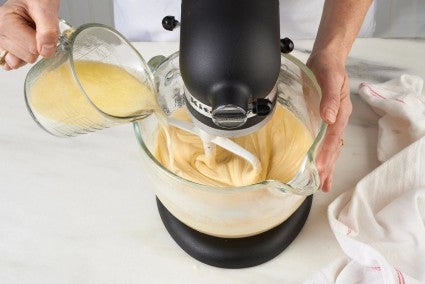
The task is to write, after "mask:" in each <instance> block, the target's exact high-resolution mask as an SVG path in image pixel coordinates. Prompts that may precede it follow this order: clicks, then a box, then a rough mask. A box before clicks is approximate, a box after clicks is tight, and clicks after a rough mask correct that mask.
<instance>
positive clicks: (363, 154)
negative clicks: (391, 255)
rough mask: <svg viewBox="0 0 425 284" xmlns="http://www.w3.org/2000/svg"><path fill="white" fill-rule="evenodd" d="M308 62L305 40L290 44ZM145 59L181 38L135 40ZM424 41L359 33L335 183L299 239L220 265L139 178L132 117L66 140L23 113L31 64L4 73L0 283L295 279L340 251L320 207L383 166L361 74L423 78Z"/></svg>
mask: <svg viewBox="0 0 425 284" xmlns="http://www.w3.org/2000/svg"><path fill="white" fill-rule="evenodd" d="M295 45H296V48H297V50H296V51H294V52H293V55H295V56H296V57H298V58H299V59H301V60H303V61H305V60H306V59H307V56H308V51H309V50H310V49H311V46H312V41H297V42H295ZM135 46H136V48H138V49H139V50H140V51H141V53H142V54H143V56H144V57H145V58H146V59H149V58H150V57H152V56H154V55H156V54H164V55H169V54H171V53H172V52H174V51H176V50H177V49H178V44H177V43H171V44H170V43H135ZM424 58H425V41H424V40H395V39H394V40H382V39H359V40H358V41H357V42H356V44H355V46H354V47H353V50H352V52H351V54H350V59H349V60H348V63H347V69H348V71H349V73H350V76H351V92H352V100H353V105H354V111H353V115H352V117H351V119H350V122H349V125H348V127H347V129H346V134H345V146H344V150H343V152H342V154H341V157H340V159H339V161H338V164H337V169H336V172H335V180H334V188H333V190H332V192H330V193H322V192H319V193H317V194H315V198H314V201H313V207H312V211H311V213H310V216H309V218H308V220H307V223H306V225H305V227H304V228H303V230H302V231H301V233H300V234H299V236H298V237H297V238H296V240H295V241H294V242H293V243H292V244H291V245H290V246H289V247H288V248H287V249H286V250H285V251H284V252H283V253H282V254H280V255H279V256H278V257H276V258H275V259H273V260H271V261H269V262H267V263H265V264H262V265H259V266H257V267H253V268H247V269H242V270H228V269H220V268H215V267H211V266H208V265H205V264H202V263H200V262H198V261H196V260H195V259H193V258H191V257H189V256H188V255H187V254H186V253H185V252H184V251H183V250H182V249H181V248H180V247H179V246H178V245H177V244H176V243H175V242H174V241H173V239H172V238H171V237H170V236H169V234H168V233H167V231H166V229H165V228H164V226H163V224H162V222H161V220H160V217H159V214H158V212H157V209H156V203H155V196H154V193H153V191H152V190H151V184H149V183H148V182H147V181H146V180H147V179H146V176H145V175H146V174H145V173H144V170H143V165H142V164H141V162H140V160H139V156H138V151H139V149H138V145H137V142H136V139H135V137H134V134H133V130H132V126H131V125H122V126H118V127H114V128H111V129H106V130H102V131H100V132H97V133H92V134H89V135H83V136H79V137H76V138H70V139H64V138H56V137H53V136H50V135H49V134H47V133H45V132H43V130H41V129H40V128H39V127H38V126H37V125H36V123H35V122H34V121H33V120H32V119H31V117H30V115H29V114H28V112H27V109H26V106H25V102H24V97H23V83H24V79H25V75H26V73H27V72H28V70H29V68H28V67H24V68H22V69H20V70H16V71H13V72H4V71H0V98H1V103H0V114H1V115H0V279H1V280H0V281H1V282H2V283H165V282H172V283H299V282H301V281H302V280H304V279H306V278H308V277H309V276H311V275H312V274H313V273H315V272H317V271H318V270H320V269H321V268H322V267H324V266H326V265H327V264H328V263H329V262H331V261H333V260H334V259H336V258H338V257H341V256H343V252H342V250H341V249H340V247H339V245H338V243H337V241H336V239H335V238H334V236H333V234H332V232H331V230H330V227H329V225H328V221H327V213H326V212H327V206H328V205H329V203H331V202H332V200H334V199H335V198H336V197H337V196H338V195H339V194H341V193H342V192H344V191H346V190H350V189H352V188H353V187H354V186H355V184H356V183H357V182H358V181H359V180H360V179H361V178H362V177H363V176H365V175H366V174H367V173H369V172H370V171H372V170H373V169H374V168H376V167H377V166H378V165H379V162H378V160H377V158H376V142H377V135H378V128H377V120H378V116H377V115H376V114H375V113H374V112H373V111H372V110H371V109H370V108H369V107H368V106H367V105H366V104H365V103H364V102H363V101H361V100H360V98H359V97H358V96H357V95H356V90H357V86H358V84H359V83H360V82H361V81H368V82H377V81H380V82H383V81H386V80H388V79H391V78H395V77H397V76H399V75H401V74H403V73H410V74H415V75H419V76H421V77H423V78H425V59H424Z"/></svg>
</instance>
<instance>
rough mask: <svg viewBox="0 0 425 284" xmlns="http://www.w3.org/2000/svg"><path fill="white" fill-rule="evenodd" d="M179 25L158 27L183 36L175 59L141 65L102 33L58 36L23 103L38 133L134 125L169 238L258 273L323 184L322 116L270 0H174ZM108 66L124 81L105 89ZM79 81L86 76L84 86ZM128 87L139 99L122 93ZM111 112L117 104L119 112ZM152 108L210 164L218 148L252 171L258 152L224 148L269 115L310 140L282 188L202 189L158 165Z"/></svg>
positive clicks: (291, 234) (217, 261) (209, 259)
mask: <svg viewBox="0 0 425 284" xmlns="http://www.w3.org/2000/svg"><path fill="white" fill-rule="evenodd" d="M181 15H182V17H181V23H179V22H178V21H176V20H175V18H174V17H171V16H168V17H165V18H164V19H163V25H164V27H165V28H166V29H168V30H172V29H173V28H175V27H176V26H178V25H180V26H181V30H180V35H181V36H180V51H179V52H176V53H174V54H173V55H171V56H169V57H168V58H165V57H163V56H157V57H154V58H153V59H151V60H150V61H149V64H146V63H145V61H144V59H143V57H142V56H141V55H140V54H139V53H138V51H136V50H135V48H134V47H132V45H131V44H130V43H129V42H128V41H127V40H126V39H125V38H124V37H123V36H122V35H121V34H119V32H117V31H115V30H113V29H111V28H109V27H106V26H104V25H100V24H86V25H83V26H81V27H79V28H76V29H74V28H71V27H70V26H66V29H65V31H64V32H63V33H62V34H61V37H60V44H59V46H58V49H57V51H56V54H55V55H54V56H53V57H51V58H48V59H42V60H40V61H39V62H38V63H37V64H36V65H35V66H34V67H33V68H31V70H30V72H29V73H28V75H27V78H26V82H25V95H26V96H25V98H26V103H27V106H28V109H29V111H30V113H31V115H32V116H33V118H34V120H35V121H36V122H37V123H38V124H39V125H40V126H41V127H42V128H43V129H44V130H46V131H48V132H49V133H51V134H54V135H57V136H61V137H70V136H75V135H77V134H84V133H87V132H91V131H96V130H99V129H102V128H105V127H110V126H113V125H116V124H119V123H128V122H133V125H134V130H135V134H136V138H137V140H138V142H139V145H140V148H141V160H142V162H143V171H144V172H145V173H146V177H147V178H149V179H151V184H152V186H153V188H154V190H155V194H156V196H157V204H158V209H159V213H160V216H161V218H162V221H163V223H164V225H165V227H166V228H167V230H168V232H169V233H170V235H171V236H172V237H173V238H174V240H175V241H176V242H177V243H178V244H179V245H180V246H181V247H182V248H183V249H184V250H185V251H186V252H187V253H188V254H189V255H191V256H193V257H194V258H196V259H198V260H200V261H202V262H204V263H207V264H210V265H213V266H218V267H225V268H243V267H250V266H254V265H258V264H261V263H264V262H266V261H268V260H270V259H272V258H273V257H275V256H276V255H278V254H279V253H280V252H282V251H283V250H284V249H285V248H286V247H287V246H288V245H289V244H290V243H291V242H292V241H293V240H294V239H295V237H296V236H297V235H298V233H299V232H300V230H301V229H302V227H303V226H304V223H305V221H306V219H307V216H308V214H309V211H310V207H311V203H312V196H311V195H312V194H313V193H314V192H315V191H317V189H318V187H319V185H320V182H319V175H318V172H317V168H316V165H315V158H316V153H317V149H318V147H319V146H320V143H321V141H322V140H323V136H324V133H325V131H326V125H325V124H324V123H323V121H322V120H321V118H320V113H319V105H320V98H321V93H320V88H319V86H318V84H317V82H316V80H315V78H314V75H313V74H312V72H311V71H310V70H309V69H308V68H307V67H306V66H305V65H304V64H303V63H302V62H300V61H298V60H297V59H296V58H294V57H293V56H291V55H289V54H287V53H288V52H290V51H292V49H293V44H292V42H291V41H290V40H289V39H283V40H280V31H279V1H278V0H267V1H258V0H233V1H230V2H229V1H225V0H216V1H210V0H182V13H181ZM82 63H84V64H85V66H88V65H87V64H89V66H92V65H93V66H97V67H99V68H98V69H96V72H98V73H95V74H101V75H97V76H92V75H93V74H94V72H93V70H94V69H79V68H78V66H79V64H80V65H81V64H82ZM105 67H108V68H106V69H110V68H113V69H114V70H115V71H117V72H118V71H119V72H120V73H119V74H121V73H122V72H124V73H125V76H126V77H125V78H127V79H126V81H125V82H127V83H125V84H124V85H120V84H119V83H122V82H123V81H122V78H123V77H114V78H115V79H116V78H121V79H116V81H114V80H111V79H110V77H109V75H108V74H110V73H105V72H103V71H105V70H106V69H105ZM102 70H103V71H102ZM82 71H84V72H85V74H86V75H87V74H88V75H90V76H89V79H90V81H89V82H86V81H85V80H83V79H84V78H83V76H82V75H84V74H83V72H82ZM100 71H102V72H100ZM99 72H100V73H99ZM117 74H118V73H117ZM121 75H123V74H121ZM121 75H120V76H121ZM46 78H48V79H49V81H47V83H46V82H45V84H44V85H43V86H44V87H43V88H39V87H40V84H39V83H40V82H42V81H43V80H45V79H46ZM99 82H100V83H99ZM117 82H118V83H117ZM89 83H90V84H89ZM65 84H66V85H65ZM129 85H132V86H134V88H133V89H134V90H136V91H135V92H133V95H135V96H129V95H131V94H129V93H127V90H128V87H129ZM105 86H106V87H105ZM99 87H101V88H99ZM40 90H41V91H40ZM92 90H94V91H92ZM111 90H114V91H111ZM37 91H38V92H37ZM145 91H146V94H148V95H147V96H146V97H144V99H149V100H148V101H149V102H152V99H153V101H154V103H155V106H152V105H151V104H146V102H145V101H144V100H142V101H141V104H140V106H141V107H140V108H139V106H136V100H137V99H138V98H139V97H140V96H139V94H141V93H142V92H145ZM117 94H118V97H117ZM138 96H139V97H138ZM98 100H99V103H98ZM155 100H156V101H155ZM105 102H108V103H107V104H104V105H102V104H101V103H105ZM118 102H120V103H124V104H123V106H124V108H123V109H120V111H119V112H118V111H117V109H116V105H117V103H118ZM128 102H130V103H128ZM147 105H149V107H146V108H144V107H145V106H147ZM157 107H158V108H160V109H161V113H164V114H165V115H166V122H168V124H169V125H171V126H176V127H177V128H180V129H183V130H185V131H187V132H190V133H193V134H195V135H197V136H200V138H201V140H202V142H203V144H204V145H203V146H204V151H205V153H206V154H207V152H208V149H209V147H210V145H211V144H216V145H219V146H221V147H222V148H224V149H227V150H228V151H230V152H232V153H233V154H236V155H239V156H240V157H242V158H244V159H245V160H246V161H248V162H249V163H250V164H251V165H252V166H253V168H254V169H255V167H256V166H257V165H260V162H259V159H258V158H259V156H260V157H261V156H262V154H263V153H258V154H257V156H255V155H252V154H251V153H250V152H249V151H246V150H245V149H244V148H243V147H242V146H240V145H238V144H236V143H234V142H233V141H232V140H231V139H230V138H232V139H235V137H245V136H246V135H249V134H257V133H260V131H261V130H262V129H266V126H267V125H268V124H267V123H268V122H269V121H272V120H273V114H274V113H277V112H278V110H279V109H278V108H277V107H283V108H285V109H287V110H288V112H290V113H292V114H293V115H294V117H295V118H297V119H298V120H299V121H300V123H301V124H302V125H304V126H305V127H306V130H307V132H308V134H309V135H310V136H311V138H312V139H311V141H312V142H311V144H309V145H307V146H308V147H307V148H306V149H305V150H303V152H302V155H301V156H300V157H299V159H298V160H297V162H294V166H293V168H294V169H295V170H296V171H295V172H294V175H291V178H290V180H280V179H279V178H277V179H276V180H273V179H271V178H270V179H267V180H262V181H260V182H257V183H253V184H248V185H244V186H229V187H216V186H211V185H206V184H200V183H196V182H193V181H191V180H189V179H186V178H184V177H182V176H179V175H178V174H176V173H175V172H173V171H170V170H169V169H168V168H167V167H165V166H164V165H162V164H161V163H160V162H159V161H158V159H157V157H155V154H154V153H155V151H156V148H155V147H156V146H155V139H156V137H157V136H156V135H157V133H158V131H159V129H161V126H162V125H163V123H164V121H161V119H160V118H159V117H158V116H156V115H151V114H152V113H153V112H154V111H155V109H154V108H157ZM179 110H184V111H186V112H188V113H189V115H190V118H191V120H192V122H185V121H181V120H178V119H174V118H173V116H172V115H173V113H175V112H176V111H179ZM282 123H284V121H282ZM262 133H264V132H262ZM276 135H282V134H281V133H277V134H276ZM309 143H310V142H309ZM278 146H279V147H280V146H281V145H280V144H279V145H278ZM283 148H284V147H283V146H282V149H280V148H279V149H278V150H277V151H281V150H282V151H286V149H283ZM291 166H292V165H291ZM279 177H280V176H279Z"/></svg>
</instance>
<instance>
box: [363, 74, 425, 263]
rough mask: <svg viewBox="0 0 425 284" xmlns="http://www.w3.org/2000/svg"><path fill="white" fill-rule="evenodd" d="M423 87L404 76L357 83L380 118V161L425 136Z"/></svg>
mask: <svg viewBox="0 0 425 284" xmlns="http://www.w3.org/2000/svg"><path fill="white" fill-rule="evenodd" d="M423 85H424V81H423V80H422V78H420V77H417V76H412V75H406V74H405V75H402V76H400V77H399V78H397V79H394V80H391V81H388V82H385V83H382V84H368V83H361V84H360V87H359V94H360V96H361V97H362V98H363V99H364V100H365V101H366V102H367V103H368V104H369V105H371V106H372V108H373V109H374V110H375V111H376V112H377V113H378V114H379V115H380V116H381V118H380V119H379V134H378V135H379V136H378V159H379V160H380V161H381V162H383V161H386V160H388V159H389V158H390V157H392V156H393V155H394V154H396V153H398V152H399V151H400V150H401V149H403V148H405V147H406V146H408V145H410V144H411V143H412V142H414V141H416V140H418V139H419V138H420V137H423V136H424V135H425V94H424V93H423ZM424 269H425V268H424Z"/></svg>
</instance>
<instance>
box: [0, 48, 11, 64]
mask: <svg viewBox="0 0 425 284" xmlns="http://www.w3.org/2000/svg"><path fill="white" fill-rule="evenodd" d="M8 53H9V52H8V51H6V50H3V51H2V52H0V66H1V65H4V64H5V63H6V60H5V58H6V55H7V54H8Z"/></svg>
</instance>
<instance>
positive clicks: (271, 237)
mask: <svg viewBox="0 0 425 284" xmlns="http://www.w3.org/2000/svg"><path fill="white" fill-rule="evenodd" d="M312 200H313V197H312V196H311V195H310V196H308V197H307V198H306V199H305V201H304V202H303V203H302V204H301V206H300V207H299V208H298V209H297V210H296V211H295V212H294V213H293V214H292V215H291V216H290V217H289V218H288V219H287V220H286V221H285V222H283V223H282V224H280V225H278V226H276V227H274V228H273V229H271V230H269V231H267V232H264V233H261V234H258V235H254V236H251V237H246V238H219V237H214V236H210V235H206V234H203V233H200V232H198V231H196V230H194V229H192V228H190V227H188V226H187V225H185V224H183V223H182V222H181V221H179V220H178V219H177V218H176V217H174V216H173V215H172V214H171V213H170V212H169V211H168V210H167V208H165V206H164V205H163V204H162V203H161V201H159V199H158V198H157V205H158V210H159V214H160V216H161V219H162V222H163V223H164V225H165V227H166V229H167V231H168V233H169V234H170V235H171V236H172V237H173V239H174V240H175V241H176V242H177V244H178V245H179V246H180V247H181V248H182V249H183V250H184V251H185V252H186V253H188V254H189V255H190V256H192V257H193V258H195V259H197V260H199V261H201V262H203V263H206V264H208V265H212V266H216V267H222V268H246V267H252V266H256V265H259V264H262V263H264V262H266V261H269V260H271V259H272V258H274V257H276V256H277V255H279V254H280V253H281V252H282V251H283V250H284V249H286V248H287V247H288V246H289V244H290V243H291V242H292V241H293V240H294V239H295V238H296V236H297V235H298V234H299V232H300V231H301V229H302V228H303V226H304V224H305V222H306V220H307V217H308V214H309V213H310V208H311V204H312Z"/></svg>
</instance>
